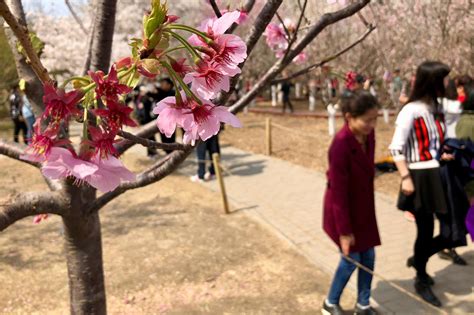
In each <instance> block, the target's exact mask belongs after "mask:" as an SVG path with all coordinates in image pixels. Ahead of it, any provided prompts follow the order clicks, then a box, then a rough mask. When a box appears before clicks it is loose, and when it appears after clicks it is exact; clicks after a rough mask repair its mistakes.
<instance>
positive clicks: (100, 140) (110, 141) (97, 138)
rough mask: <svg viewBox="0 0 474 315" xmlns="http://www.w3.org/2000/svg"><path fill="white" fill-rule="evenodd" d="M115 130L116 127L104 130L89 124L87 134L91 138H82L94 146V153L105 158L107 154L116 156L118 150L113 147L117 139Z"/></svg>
mask: <svg viewBox="0 0 474 315" xmlns="http://www.w3.org/2000/svg"><path fill="white" fill-rule="evenodd" d="M117 132H118V130H117V129H112V130H110V131H104V130H102V129H101V128H96V127H93V126H89V134H90V136H91V138H92V139H91V140H84V143H87V144H89V145H91V146H92V147H94V148H95V154H97V155H98V156H100V157H102V158H107V157H108V156H109V155H113V156H116V155H118V152H117V150H116V149H115V147H114V143H115V142H117V141H118V140H115V137H116V136H117Z"/></svg>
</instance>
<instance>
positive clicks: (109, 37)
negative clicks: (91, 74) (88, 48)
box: [90, 0, 117, 73]
mask: <svg viewBox="0 0 474 315" xmlns="http://www.w3.org/2000/svg"><path fill="white" fill-rule="evenodd" d="M116 7H117V0H99V1H98V2H97V7H96V8H97V9H96V10H97V11H96V12H97V14H96V16H95V21H94V22H93V23H94V29H95V33H94V35H93V36H94V38H93V39H92V52H91V60H90V66H91V70H93V71H97V70H102V71H104V72H105V73H107V72H108V70H109V65H110V57H111V55H112V41H113V37H114V27H115V11H116Z"/></svg>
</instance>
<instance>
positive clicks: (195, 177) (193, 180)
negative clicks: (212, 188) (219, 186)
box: [189, 175, 204, 183]
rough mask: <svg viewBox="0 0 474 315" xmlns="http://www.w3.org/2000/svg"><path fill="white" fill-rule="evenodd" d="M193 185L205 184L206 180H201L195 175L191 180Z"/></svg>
mask: <svg viewBox="0 0 474 315" xmlns="http://www.w3.org/2000/svg"><path fill="white" fill-rule="evenodd" d="M189 179H190V180H191V181H192V182H193V183H204V180H203V179H202V178H199V176H197V175H194V176H191V177H190V178H189Z"/></svg>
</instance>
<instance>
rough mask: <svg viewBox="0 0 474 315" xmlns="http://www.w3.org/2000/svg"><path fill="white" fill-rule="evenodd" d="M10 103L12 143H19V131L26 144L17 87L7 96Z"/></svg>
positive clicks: (19, 95) (25, 129)
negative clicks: (12, 126)
mask: <svg viewBox="0 0 474 315" xmlns="http://www.w3.org/2000/svg"><path fill="white" fill-rule="evenodd" d="M9 101H10V117H11V119H12V121H13V125H14V129H13V141H15V142H19V138H20V137H19V135H20V131H21V132H22V133H23V142H25V144H27V136H26V134H27V128H26V123H25V118H24V117H23V114H22V108H21V106H22V101H21V94H20V91H19V88H18V86H15V87H14V88H13V90H12V92H11V94H10V96H9Z"/></svg>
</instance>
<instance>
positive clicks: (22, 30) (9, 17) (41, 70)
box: [0, 1, 53, 83]
mask: <svg viewBox="0 0 474 315" xmlns="http://www.w3.org/2000/svg"><path fill="white" fill-rule="evenodd" d="M0 15H1V16H2V17H3V18H4V19H5V22H7V24H8V25H9V26H10V28H11V30H12V31H13V33H14V34H15V36H16V37H17V39H18V41H19V42H20V44H21V46H22V47H23V49H24V50H25V54H26V56H27V57H28V59H29V62H30V64H31V68H32V69H33V71H34V72H35V74H36V76H37V77H38V78H39V79H40V80H41V82H43V83H46V82H49V83H53V79H51V77H50V76H49V74H48V70H46V68H45V67H44V66H43V64H42V63H41V61H40V59H39V57H38V55H37V54H36V52H35V50H34V48H33V45H32V44H31V40H30V37H29V32H28V28H27V27H26V26H24V25H21V24H20V23H19V22H18V20H17V19H16V18H15V16H14V15H13V14H12V12H11V11H10V8H9V7H8V6H7V4H6V3H5V1H0Z"/></svg>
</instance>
